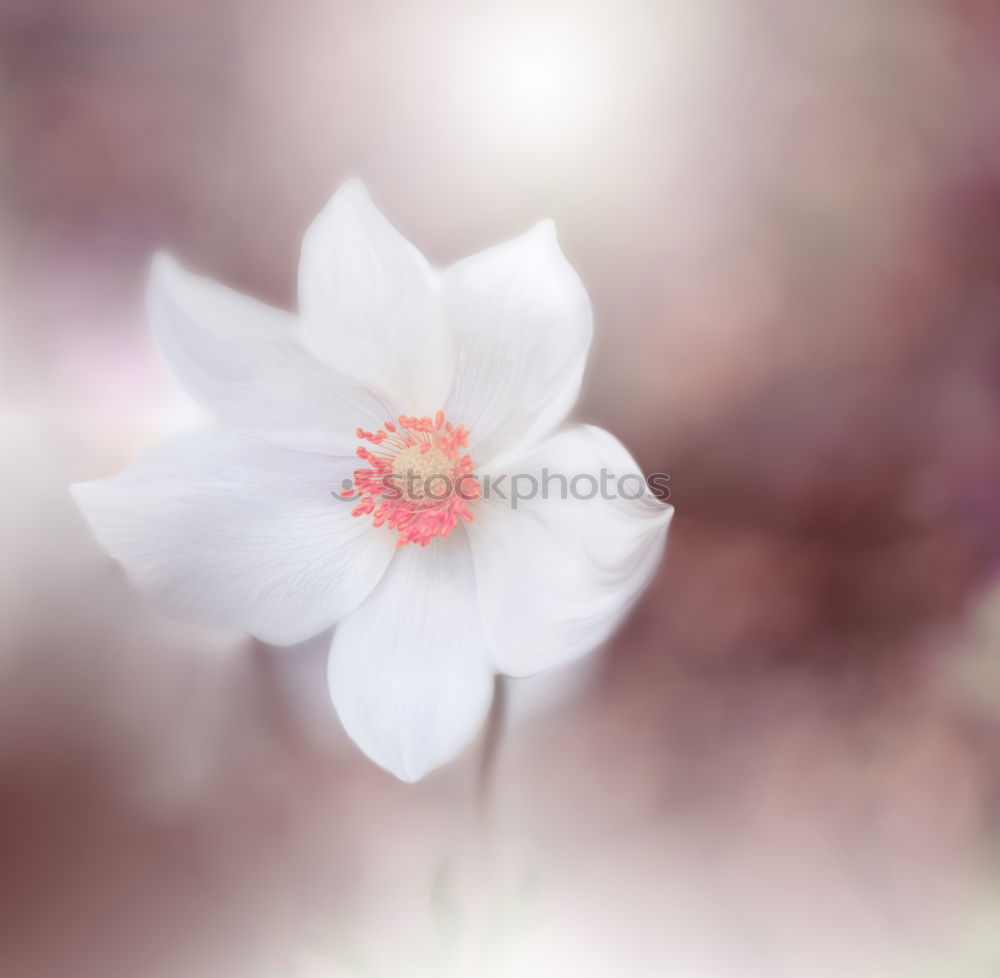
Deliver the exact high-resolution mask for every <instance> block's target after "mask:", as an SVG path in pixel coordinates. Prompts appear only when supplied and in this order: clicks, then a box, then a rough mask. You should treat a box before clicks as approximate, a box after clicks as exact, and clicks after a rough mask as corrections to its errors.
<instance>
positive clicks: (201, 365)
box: [149, 255, 391, 455]
mask: <svg viewBox="0 0 1000 978" xmlns="http://www.w3.org/2000/svg"><path fill="white" fill-rule="evenodd" d="M149 311H150V318H151V319H152V323H153V332H154V335H155V337H156V341H157V344H158V345H159V347H160V349H161V350H162V352H163V355H164V356H165V357H166V360H167V362H168V363H169V365H170V367H171V369H172V370H173V371H174V373H175V374H176V375H177V377H178V379H179V380H180V381H181V383H182V384H184V386H185V387H186V388H187V389H188V391H189V392H190V393H191V394H192V396H194V397H195V398H196V399H197V400H198V401H199V402H201V404H202V405H203V406H204V407H206V408H207V409H208V410H209V411H210V412H211V413H212V414H214V415H215V416H216V417H217V418H219V419H220V420H221V421H223V422H225V423H226V424H227V425H228V426H229V427H232V428H235V429H237V430H238V431H242V432H244V433H245V434H248V435H255V436H257V437H260V438H266V439H267V440H268V441H273V442H274V443H275V444H279V445H284V446H285V447H286V448H295V449H299V450H301V451H312V452H322V453H326V454H331V455H350V454H352V453H353V452H354V450H355V449H356V448H357V437H356V435H355V432H356V430H357V428H358V427H362V428H365V429H369V430H372V429H373V428H377V427H378V426H379V425H380V424H381V423H382V422H383V421H384V420H385V419H386V417H387V416H389V414H390V413H391V412H390V410H389V409H388V408H387V407H386V405H385V404H384V403H381V402H380V401H379V399H378V398H376V397H375V396H374V395H373V394H371V393H370V392H369V391H367V390H365V389H364V388H363V387H361V386H360V385H358V384H357V383H355V382H350V381H347V380H346V379H345V378H343V377H340V376H338V375H337V373H336V372H335V371H334V370H333V369H332V368H331V367H329V366H328V365H327V364H324V363H322V362H320V361H319V360H317V359H315V358H314V357H313V356H311V355H310V354H308V353H307V352H306V351H305V350H304V349H303V348H302V346H301V344H300V343H299V340H298V338H297V330H298V319H297V318H296V317H295V316H293V315H292V314H291V313H288V312H284V311H283V310H280V309H274V308H272V307H271V306H266V305H264V304H263V303H260V302H257V301H256V300H255V299H251V298H249V297H248V296H244V295H241V294H240V293H238V292H234V291H233V290H232V289H227V288H225V287H224V286H221V285H217V284H216V283H215V282H212V281H209V280H208V279H204V278H200V277H198V276H196V275H192V274H191V273H190V272H187V271H185V270H184V269H183V268H181V266H180V265H178V264H177V262H175V261H174V260H173V259H172V258H170V257H169V256H167V255H158V256H157V257H156V259H155V260H154V262H153V268H152V272H151V276H150V285H149Z"/></svg>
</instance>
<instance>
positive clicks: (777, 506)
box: [0, 0, 1000, 978]
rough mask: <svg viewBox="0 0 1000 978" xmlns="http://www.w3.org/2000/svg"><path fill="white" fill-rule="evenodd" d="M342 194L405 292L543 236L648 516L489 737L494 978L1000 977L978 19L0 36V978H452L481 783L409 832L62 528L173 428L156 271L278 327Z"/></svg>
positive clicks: (307, 693) (246, 646)
mask: <svg viewBox="0 0 1000 978" xmlns="http://www.w3.org/2000/svg"><path fill="white" fill-rule="evenodd" d="M349 176H360V177H362V179H363V180H364V181H365V183H366V184H367V185H368V187H369V189H370V191H371V193H372V196H373V198H374V199H375V201H376V203H377V204H378V205H379V206H380V207H381V208H382V209H383V210H384V212H385V213H386V214H387V215H388V216H389V217H390V218H391V219H392V220H393V221H394V222H395V223H396V224H397V226H399V227H400V229H401V230H402V231H403V232H404V233H405V234H406V235H407V236H408V237H410V238H411V240H413V241H414V243H415V244H416V245H417V246H418V247H420V248H421V249H422V250H423V251H424V252H425V253H426V254H427V255H428V256H429V257H430V258H431V259H432V260H433V261H435V262H436V263H439V264H446V263H448V262H451V261H454V260H457V259H458V258H460V257H462V256H464V255H465V254H468V253H470V252H472V251H475V250H478V249H479V248H482V247H486V246H488V245H489V244H492V243H494V242H495V241H497V240H501V239H503V238H505V237H509V236H512V235H514V234H516V233H518V232H519V231H520V230H522V229H523V228H525V227H527V226H528V225H530V224H531V223H533V222H534V221H536V220H538V219H539V218H541V217H546V216H548V217H552V218H553V219H554V220H555V222H556V225H557V228H558V231H559V236H560V241H561V244H562V247H563V249H564V251H565V252H566V254H567V256H568V257H569V259H570V261H571V262H572V263H573V264H574V266H575V267H576V268H577V270H578V271H579V272H580V274H581V277H582V278H583V280H584V282H585V283H586V285H587V287H588V289H589V291H590V294H591V298H592V301H593V303H594V308H595V314H596V330H597V333H596V340H595V347H594V350H593V353H592V359H591V362H590V368H589V372H588V376H587V381H586V386H585V393H584V398H583V400H582V402H581V404H580V405H579V408H578V415H579V417H581V418H582V419H584V420H587V421H590V422H593V423H596V424H599V425H601V426H603V427H606V428H608V429H609V430H611V431H612V432H614V433H615V434H616V435H617V436H619V437H620V438H621V439H622V441H623V442H624V443H625V444H626V445H627V446H628V447H629V448H630V449H631V450H632V451H633V453H634V455H635V457H636V458H637V460H638V461H639V463H640V464H641V466H642V467H643V469H644V470H645V471H647V472H665V473H669V474H670V477H671V486H672V493H673V496H672V502H673V503H674V504H675V506H676V507H677V517H676V519H675V521H674V524H673V527H672V529H671V541H670V546H669V550H668V558H667V560H666V562H665V563H664V565H663V567H662V569H661V571H660V573H659V575H658V577H657V578H656V580H655V582H654V584H653V586H652V588H651V589H650V591H649V592H648V593H647V595H646V596H645V598H644V599H643V601H642V602H641V604H640V605H639V607H638V608H637V610H636V611H635V613H634V614H633V616H632V617H631V619H630V620H629V622H628V623H627V625H626V626H625V627H624V628H623V629H622V631H621V632H620V633H619V634H618V635H617V636H616V638H615V639H614V640H613V641H612V643H611V644H610V646H609V647H608V648H607V649H606V650H605V652H604V653H603V654H602V655H601V656H600V657H597V658H595V659H594V660H593V661H592V662H590V663H589V664H585V665H584V666H583V667H581V669H576V670H571V671H570V673H568V674H567V675H566V676H564V677H560V676H558V675H554V676H552V677H549V678H548V679H547V680H546V681H545V683H544V684H539V686H538V687H537V688H530V687H531V686H532V683H531V681H528V682H526V683H523V684H517V685H518V688H516V689H514V690H513V691H512V695H513V696H514V698H515V701H517V700H518V698H519V697H520V698H522V699H523V700H524V701H525V703H526V705H525V706H524V707H523V708H518V709H516V710H515V716H514V718H513V722H512V726H511V729H510V731H509V736H508V739H507V742H506V744H505V745H504V748H503V752H502V754H501V757H500V765H499V770H498V784H497V787H496V799H497V801H496V804H497V812H496V821H497V832H498V836H499V842H498V844H499V846H500V848H501V850H502V852H503V860H502V865H503V867H504V873H505V874H506V877H505V878H507V879H508V880H509V882H510V886H511V887H516V886H517V885H520V884H519V882H518V881H521V880H523V879H524V878H527V877H528V876H530V877H531V878H532V879H533V880H535V881H536V883H535V886H536V889H537V892H536V895H535V897H533V900H534V903H533V904H532V908H533V909H532V910H531V913H530V914H529V917H530V921H529V923H526V924H525V925H524V927H523V928H522V929H521V930H518V932H517V935H516V939H515V940H512V941H511V945H512V949H511V950H510V959H509V961H507V962H506V964H505V965H504V966H505V967H507V969H508V970H507V971H501V970H500V966H499V965H498V966H497V968H498V970H497V972H496V973H497V974H499V973H503V974H512V975H516V976H519V978H520V976H535V975H539V976H541V975H545V976H547V978H553V976H554V978H561V976H563V975H565V976H571V975H572V976H574V978H577V976H582V978H586V976H589V975H602V976H603V975H614V976H616V978H617V976H622V978H647V976H648V978H744V976H746V978H757V976H762V978H763V976H766V978H786V976H787V978H825V976H828V975H829V976H834V975H836V976H842V975H845V974H849V975H851V976H852V978H884V976H892V975H899V976H907V978H909V976H917V978H919V976H924V975H928V976H930V975H938V974H940V975H947V976H948V978H991V976H995V975H996V974H998V973H1000V947H997V946H995V943H994V945H989V939H988V938H987V939H986V946H984V944H983V941H984V939H983V938H982V936H981V932H982V931H983V930H984V929H985V932H986V933H987V935H990V934H997V933H1000V916H998V917H997V918H993V917H990V916H989V915H990V914H991V913H994V912H995V910H994V909H993V908H994V906H995V901H996V897H995V896H994V890H995V884H994V882H993V881H992V870H993V868H994V867H993V852H994V848H995V838H996V832H997V829H998V828H1000V790H998V789H1000V781H998V774H1000V761H998V758H1000V755H998V748H1000V736H998V733H1000V727H998V717H1000V647H998V641H1000V589H998V583H1000V582H998V573H997V572H998V570H1000V437H998V429H1000V5H998V4H996V3H995V2H991V0H837V2H834V0H826V2H821V0H806V2H802V0H756V2H751V0H711V2H699V0H665V2H653V0H646V2H643V0H627V2H620V3H611V2H610V0H607V2H604V0H585V2H578V3H569V2H550V0H545V2H542V3H529V2H527V0H515V2H513V3H503V4H501V3H497V2H485V0H365V2H358V0H354V2H341V0H290V2H286V3H281V4H279V3H273V2H263V0H244V2H236V0H222V2H218V0H210V2H194V0H173V2H172V3H170V4H163V3H153V2H151V0H131V2H127V0H72V2H55V0H0V437H2V446H3V451H4V457H5V461H4V465H3V470H2V471H3V479H2V486H0V499H2V500H3V502H4V504H5V505H3V506H2V507H0V540H2V542H3V547H2V550H3V559H2V560H0V616H2V618H0V975H3V976H4V978H63V976H69V975H73V976H74V978H91V976H93V978H119V976H121V978H201V976H205V978H209V976H211V978H228V976H229V975H234V976H235V975H239V976H241V978H252V976H257V975H260V976H267V978H285V976H294V978H302V976H308V978H319V976H324V975H329V976H337V975H348V974H358V975H367V974H378V975H390V976H393V978H409V976H411V975H434V976H435V978H436V976H437V975H438V974H440V973H439V972H435V971H434V970H433V967H434V966H433V965H429V964H427V963H426V960H425V957H424V955H425V952H426V950H427V947H428V944H429V943H430V944H433V940H432V939H431V938H429V937H428V936H427V933H428V932H433V928H434V925H433V917H434V909H433V904H434V901H433V898H432V897H433V894H432V895H431V897H429V896H428V892H429V889H430V888H431V882H430V881H431V880H432V879H434V878H435V872H436V871H437V870H438V869H439V868H440V865H441V862H442V859H446V857H447V854H448V853H449V852H450V851H451V847H453V846H454V845H455V839H456V838H461V837H462V832H463V831H464V829H463V828H462V826H464V825H465V822H466V820H467V815H468V808H469V806H470V805H471V791H472V780H471V779H472V768H471V758H467V759H463V760H462V761H460V762H458V763H456V764H455V765H453V766H452V767H451V768H449V769H447V770H445V771H442V772H439V773H438V774H435V775H434V776H432V777H431V778H430V779H428V780H427V781H426V782H424V783H421V784H419V785H417V786H408V785H402V784H397V783H396V782H394V781H393V780H392V779H391V778H390V777H389V776H388V775H385V774H384V773H383V772H381V771H379V770H377V769H376V768H374V767H372V766H371V765H370V764H368V762H366V761H365V760H364V759H363V758H362V757H361V756H360V755H359V754H358V753H357V752H356V751H355V750H354V748H353V747H352V746H351V745H350V744H349V743H348V742H346V740H345V739H344V738H343V736H342V735H341V734H340V733H339V730H338V728H337V723H336V719H335V717H334V716H333V714H332V711H331V709H330V708H329V706H328V704H327V701H326V693H325V689H324V679H323V676H324V669H323V648H322V644H321V643H320V644H318V645H316V646H315V647H312V646H311V647H308V648H302V649H297V650H292V651H290V652H287V651H282V650H275V649H268V648H264V647H261V646H253V645H252V644H250V643H248V642H246V641H245V640H241V639H240V638H239V637H238V636H231V635H221V634H219V633H215V632H210V631H208V630H205V629H197V628H194V627H189V626H186V625H182V624H179V623H172V622H167V621H165V620H163V619H162V618H161V617H160V616H158V615H157V614H156V613H155V612H154V611H153V610H152V609H150V608H149V607H148V606H147V605H146V604H145V603H144V602H143V600H142V599H141V598H140V597H138V596H137V595H135V594H133V593H132V592H131V591H130V590H129V589H128V587H127V585H126V584H125V582H124V581H123V579H122V578H121V576H120V574H119V573H118V571H117V570H116V568H115V567H114V566H112V565H110V564H109V563H108V562H107V561H106V559H105V558H104V557H103V556H102V555H101V553H100V552H99V551H98V549H97V546H96V544H94V543H93V541H92V540H91V539H90V537H89V535H88V533H87V530H86V528H85V527H84V525H83V522H82V519H81V518H80V517H79V516H78V514H77V513H76V512H75V510H74V509H73V507H72V505H71V503H70V500H69V497H68V495H67V494H66V491H65V488H66V485H67V484H68V483H69V482H71V481H77V480H80V479H86V478H94V477H99V476H103V475H106V474H109V473H111V472H113V471H115V470H117V469H119V468H121V467H123V466H124V465H126V464H128V462H130V461H131V460H132V459H133V458H134V457H135V456H136V455H137V454H138V453H139V452H140V451H141V450H142V449H143V448H144V447H145V446H146V445H149V444H151V443H152V442H153V441H155V440H156V439H158V438H160V437H162V436H163V435H164V434H165V433H167V432H170V431H173V430H177V429H179V428H184V427H188V426H191V425H193V424H196V423H197V422H198V414H197V411H196V410H195V409H194V408H193V407H192V406H191V405H190V404H189V403H188V402H187V400H186V399H185V397H184V395H183V394H182V393H181V392H179V390H177V389H176V388H175V387H174V386H173V383H172V381H171V380H170V378H169V377H168V376H167V374H166V370H165V368H164V367H163V366H162V365H161V364H160V362H159V360H158V359H157V357H156V356H155V354H154V352H153V350H152V348H151V344H150V341H149V338H148V332H147V328H146V324H145V315H144V311H143V289H144V282H145V275H146V268H147V265H148V261H149V258H150V256H151V254H152V253H153V252H154V251H155V250H156V249H158V248H162V247H165V248H168V249H170V250H172V251H174V252H175V253H176V254H178V255H179V256H181V257H182V258H183V259H184V261H185V262H186V263H187V264H188V265H190V266H191V267H193V268H197V269H198V270H200V271H202V272H203V273H204V274H207V275H210V276H212V277H214V278H217V279H219V280H221V281H224V282H227V283H228V284H231V285H233V286H235V287H237V288H240V289H242V290H244V291H247V292H250V293H252V294H254V295H257V296H259V297H261V298H263V299H266V300H267V301H270V302H273V303H276V304H280V305H283V306H288V307H292V306H294V302H295V297H294V293H295V286H294V283H295V274H296V262H297V252H298V246H299V241H300V238H301V234H302V232H303V230H304V228H305V226H306V225H307V223H308V221H309V220H310V219H311V217H312V216H313V214H315V213H316V212H317V211H318V210H319V209H320V207H321V206H322V205H323V203H324V202H325V200H326V198H327V197H328V196H329V194H330V193H331V192H332V191H333V190H334V189H335V188H336V186H337V185H338V184H339V183H340V182H341V181H342V180H343V179H345V178H347V177H349ZM521 686H523V687H524V688H523V689H522V688H520V687H521ZM515 705H516V704H515ZM984 914H985V915H986V918H987V920H988V924H987V926H986V927H985V928H984V927H983V926H982V924H981V922H982V920H983V917H984ZM970 944H971V945H974V947H973V950H972V951H970V950H969V947H970ZM428 960H429V959H428ZM505 960H506V959H505ZM373 962H374V963H373ZM421 962H423V963H421ZM970 962H971V963H970ZM366 969H367V970H366Z"/></svg>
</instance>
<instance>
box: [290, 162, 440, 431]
mask: <svg viewBox="0 0 1000 978" xmlns="http://www.w3.org/2000/svg"><path fill="white" fill-rule="evenodd" d="M299 302H300V306H301V310H302V316H303V320H304V327H305V337H306V343H307V345H308V346H309V348H310V349H312V350H314V351H315V352H316V354H317V355H318V356H320V357H321V358H322V359H324V360H325V361H326V362H327V363H330V364H333V365H334V366H335V367H336V368H337V369H338V370H339V371H340V372H342V373H344V374H346V375H348V376H350V377H353V378H354V379H356V380H358V381H359V382H360V383H362V384H364V385H365V386H367V387H369V388H371V389H372V390H373V391H375V392H376V393H378V394H381V395H382V396H384V397H391V398H393V399H394V402H395V403H396V404H398V406H399V409H400V410H401V411H403V412H404V413H411V414H417V415H425V414H433V413H434V412H435V411H437V410H438V409H439V408H440V407H441V405H442V404H443V403H444V399H445V395H446V394H447V393H448V386H449V384H450V383H451V375H452V369H453V357H452V349H451V339H450V337H449V335H448V332H447V328H446V326H445V322H444V318H443V312H442V309H441V306H440V301H439V299H438V296H437V285H436V281H435V276H434V272H433V271H432V270H431V267H430V266H429V265H428V264H427V261H426V260H425V259H424V257H423V256H422V255H421V254H420V252H419V251H417V249H416V248H414V247H413V245H411V244H410V243H409V242H408V241H407V240H406V239H405V238H404V237H403V236H402V235H401V234H400V233H399V232H398V231H397V230H396V229H395V228H394V227H393V226H392V225H391V224H390V223H389V222H388V221H387V220H386V219H385V217H383V216H382V214H381V213H380V212H379V211H378V210H377V209H376V208H375V206H374V205H373V204H372V202H371V201H370V200H369V198H368V194H367V193H366V192H365V189H364V187H363V186H362V185H361V183H360V182H359V181H357V180H352V181H350V182H348V183H346V184H344V186H343V187H341V188H340V190H338V191H337V193H336V194H334V196H333V199H332V200H331V201H330V202H329V204H327V206H326V207H325V208H324V210H323V211H322V212H321V213H320V215H319V216H318V217H317V218H316V220H315V221H313V223H312V225H311V226H310V228H309V230H308V231H307V232H306V235H305V239H304V240H303V242H302V261H301V264H300V267H299Z"/></svg>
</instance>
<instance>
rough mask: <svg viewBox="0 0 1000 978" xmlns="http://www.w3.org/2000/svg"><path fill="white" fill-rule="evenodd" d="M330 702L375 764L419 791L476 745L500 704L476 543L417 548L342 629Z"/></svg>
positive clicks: (441, 542)
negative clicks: (431, 774) (479, 596)
mask: <svg viewBox="0 0 1000 978" xmlns="http://www.w3.org/2000/svg"><path fill="white" fill-rule="evenodd" d="M328 679H329V685H330V696H331V697H332V699H333V702H334V705H335V706H336V708H337V713H338V714H339V715H340V719H341V722H342V723H343V725H344V729H345V730H346V731H347V733H348V734H349V735H350V737H351V738H352V739H353V740H354V741H355V743H357V745H358V746H359V747H360V748H361V749H362V750H363V751H364V752H365V754H367V755H368V757H370V758H371V759H372V760H373V761H374V762H375V763H376V764H379V765H381V766H382V767H384V768H385V769H386V770H388V771H391V772H392V773H393V774H395V775H396V777H398V778H401V779H402V780H404V781H416V780H418V779H420V778H422V777H423V776H424V775H425V774H426V773H427V772H428V771H430V770H432V769H433V768H436V767H438V766H439V765H441V764H444V763H446V762H447V761H450V760H451V759H452V758H454V757H455V756H456V755H457V754H458V753H459V752H460V751H461V750H462V748H463V747H465V746H466V745H467V744H468V743H469V742H470V741H471V740H472V739H473V737H474V736H475V734H476V732H477V731H478V730H479V728H480V726H481V725H482V723H483V720H484V718H485V717H486V713H487V711H488V709H489V704H490V699H491V697H492V689H493V681H492V675H491V670H490V667H489V663H488V661H487V655H486V640H485V637H484V635H483V629H482V623H481V621H480V617H479V608H478V605H477V602H476V591H475V582H474V580H473V576H472V566H471V559H470V555H469V549H468V542H467V541H466V540H465V538H464V536H463V534H462V533H461V532H455V533H452V534H451V535H450V536H449V537H447V538H446V539H438V540H435V541H434V542H433V543H431V544H430V545H428V546H427V547H417V546H416V545H414V544H409V545H407V546H404V547H400V548H399V553H398V555H397V556H396V558H395V559H394V560H393V562H392V565H391V566H390V567H389V570H388V571H387V572H386V575H385V577H383V578H382V581H381V582H380V583H379V585H378V587H377V588H376V589H375V590H374V592H373V593H372V595H371V596H370V597H369V598H368V600H367V601H365V603H364V604H362V605H361V607H359V608H358V609H357V611H355V612H354V613H353V614H351V615H349V616H348V617H347V618H345V619H344V620H343V621H342V622H341V623H340V624H339V625H338V626H337V628H336V630H335V631H334V635H333V645H332V646H331V649H330V663H329V670H328Z"/></svg>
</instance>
